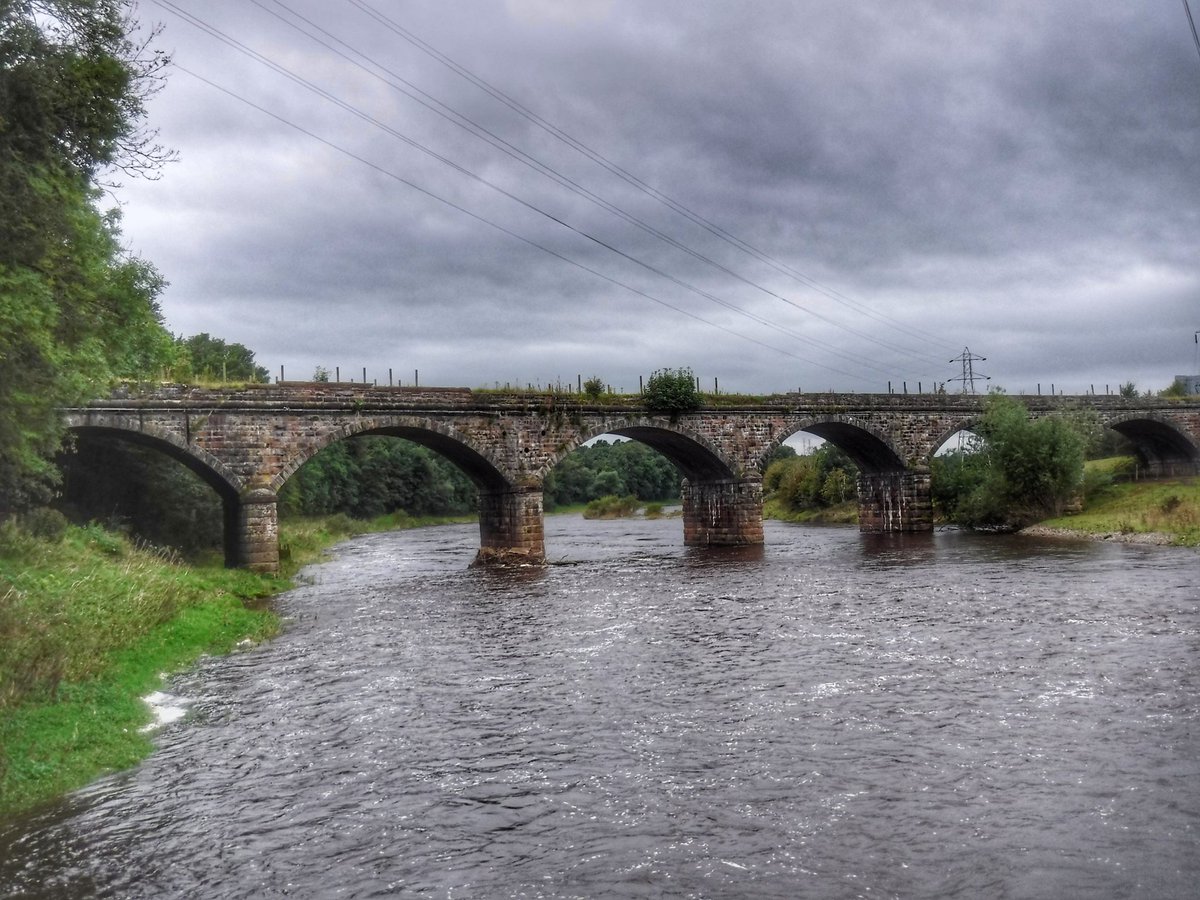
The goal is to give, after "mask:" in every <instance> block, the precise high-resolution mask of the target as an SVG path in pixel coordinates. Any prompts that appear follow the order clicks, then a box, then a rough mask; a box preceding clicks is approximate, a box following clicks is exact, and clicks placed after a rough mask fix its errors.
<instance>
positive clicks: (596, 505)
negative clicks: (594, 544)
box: [583, 494, 640, 519]
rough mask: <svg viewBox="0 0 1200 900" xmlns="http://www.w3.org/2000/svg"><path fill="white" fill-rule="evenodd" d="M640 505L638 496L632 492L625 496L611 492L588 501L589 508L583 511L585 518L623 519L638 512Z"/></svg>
mask: <svg viewBox="0 0 1200 900" xmlns="http://www.w3.org/2000/svg"><path fill="white" fill-rule="evenodd" d="M638 506H640V504H639V502H638V498H637V497H634V496H633V495H632V494H626V495H625V496H624V497H618V496H616V495H615V494H609V495H607V496H604V497H597V498H596V499H595V500H593V501H591V502H590V503H588V505H587V508H586V509H584V511H583V517H584V518H585V519H623V518H628V517H629V516H632V515H633V514H634V513H636V512H637V511H638Z"/></svg>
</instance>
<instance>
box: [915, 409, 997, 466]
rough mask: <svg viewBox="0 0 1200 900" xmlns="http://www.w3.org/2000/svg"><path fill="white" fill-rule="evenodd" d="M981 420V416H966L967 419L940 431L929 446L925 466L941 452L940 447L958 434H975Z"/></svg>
mask: <svg viewBox="0 0 1200 900" xmlns="http://www.w3.org/2000/svg"><path fill="white" fill-rule="evenodd" d="M982 420H983V416H982V415H978V416H968V417H966V418H964V419H962V421H960V422H956V423H955V424H954V425H951V426H950V427H949V428H946V429H944V430H943V431H941V432H940V433H939V434H938V435H937V436H936V437H935V438H934V439H933V443H932V444H931V445H930V448H929V456H928V457H926V458H925V465H927V466H928V465H931V464H932V462H933V457H934V456H936V455H937V453H938V451H939V450H941V449H942V447H944V446H945V445H946V442H947V441H949V440H950V439H951V438H952V437H954V436H955V435H956V434H959V433H960V432H963V431H969V432H971V433H972V434H977V432H976V431H975V429H976V428H977V427H978V426H979V423H980V422H981V421H982Z"/></svg>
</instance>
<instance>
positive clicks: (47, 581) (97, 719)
mask: <svg viewBox="0 0 1200 900" xmlns="http://www.w3.org/2000/svg"><path fill="white" fill-rule="evenodd" d="M286 584H287V582H285V581H282V580H281V579H277V578H273V577H271V576H264V575H253V574H251V573H248V572H243V571H232V570H226V569H217V568H193V567H190V566H185V565H181V564H179V563H178V562H176V561H175V560H173V559H170V558H166V557H164V556H163V555H162V554H161V553H154V552H150V551H146V550H139V549H137V548H135V547H133V546H132V545H130V544H129V543H128V542H127V541H126V540H125V539H123V538H121V537H119V536H116V535H113V534H110V533H108V532H105V531H103V530H101V529H100V528H98V527H95V526H88V527H86V528H71V529H68V531H67V534H66V537H65V539H64V540H62V541H61V542H49V541H41V540H36V539H34V538H30V537H28V536H27V535H24V534H22V533H21V532H19V531H17V530H16V529H15V528H13V527H11V526H5V527H4V528H3V529H2V530H0V646H3V647H4V653H3V655H2V656H0V814H4V815H7V814H11V813H14V812H16V811H18V810H21V809H26V808H29V807H31V806H33V805H35V804H37V803H40V802H42V801H45V800H48V799H50V798H52V797H54V796H57V795H59V794H61V793H63V792H64V791H67V790H71V789H72V788H76V787H79V786H81V785H83V784H86V783H87V782H88V781H90V780H91V779H93V778H95V777H96V776H97V775H100V774H102V773H104V772H109V771H114V770H117V769H121V768H125V767H127V766H129V765H132V764H133V763H135V762H137V761H138V760H139V759H141V758H142V757H143V756H145V754H146V753H147V752H148V751H149V749H150V745H149V741H148V739H147V737H146V736H145V735H144V734H142V733H141V732H140V731H139V728H140V727H141V726H142V725H144V724H146V723H147V722H148V721H149V720H150V717H149V710H148V709H147V708H146V706H145V704H143V703H142V702H141V700H140V698H141V697H142V696H144V695H145V694H147V693H149V692H150V691H152V690H153V689H154V688H155V687H157V686H158V685H159V684H160V682H161V679H162V674H161V673H163V672H173V671H179V670H180V669H183V668H186V667H187V666H189V665H191V664H192V663H194V662H195V660H196V659H197V658H198V657H199V656H200V655H201V654H204V653H226V652H229V650H230V649H232V648H233V646H234V645H235V644H236V643H237V642H238V641H241V640H243V639H247V638H248V639H250V640H252V641H259V640H263V639H265V638H267V637H270V636H271V635H273V634H274V633H275V632H276V629H277V627H278V620H277V618H276V617H275V616H274V615H273V614H272V613H271V612H269V611H267V610H265V609H261V608H255V607H256V606H257V604H255V603H254V602H253V601H255V600H257V599H258V598H261V597H264V596H267V595H269V594H271V593H274V592H276V591H278V590H280V589H281V588H282V587H284V586H286Z"/></svg>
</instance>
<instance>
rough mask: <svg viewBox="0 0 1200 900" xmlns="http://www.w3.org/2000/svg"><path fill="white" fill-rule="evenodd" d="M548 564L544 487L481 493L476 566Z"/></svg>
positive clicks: (484, 491) (481, 491)
mask: <svg viewBox="0 0 1200 900" xmlns="http://www.w3.org/2000/svg"><path fill="white" fill-rule="evenodd" d="M545 561H546V535H545V527H544V524H543V516H542V486H541V485H540V484H539V485H537V486H536V487H528V488H521V489H517V490H499V491H495V490H493V491H488V490H484V489H480V491H479V553H478V555H477V556H476V557H475V565H491V564H500V565H540V564H542V563H544V562H545Z"/></svg>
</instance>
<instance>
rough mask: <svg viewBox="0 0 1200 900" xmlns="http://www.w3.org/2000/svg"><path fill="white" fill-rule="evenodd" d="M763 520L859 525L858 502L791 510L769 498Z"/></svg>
mask: <svg viewBox="0 0 1200 900" xmlns="http://www.w3.org/2000/svg"><path fill="white" fill-rule="evenodd" d="M763 518H764V519H777V520H779V521H780V522H794V523H799V524H814V525H857V524H858V501H857V500H847V501H846V502H845V503H839V504H837V505H835V506H826V507H823V508H820V509H800V510H795V509H791V508H789V507H788V506H786V505H785V504H783V503H782V502H780V501H779V500H776V499H774V498H768V499H767V500H766V502H764V503H763Z"/></svg>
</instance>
